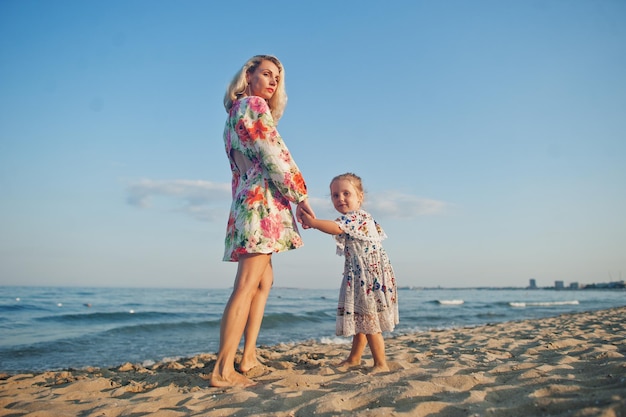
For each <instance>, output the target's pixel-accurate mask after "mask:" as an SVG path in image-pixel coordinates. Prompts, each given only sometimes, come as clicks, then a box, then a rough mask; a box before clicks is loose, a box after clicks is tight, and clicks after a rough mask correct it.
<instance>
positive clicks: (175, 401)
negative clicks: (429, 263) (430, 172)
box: [0, 307, 626, 417]
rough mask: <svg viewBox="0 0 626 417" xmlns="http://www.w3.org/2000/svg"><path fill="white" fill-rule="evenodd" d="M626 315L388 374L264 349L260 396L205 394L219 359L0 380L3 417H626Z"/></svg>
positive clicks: (452, 347) (544, 325) (516, 328)
mask: <svg viewBox="0 0 626 417" xmlns="http://www.w3.org/2000/svg"><path fill="white" fill-rule="evenodd" d="M625 318H626V307H620V308H614V309H609V310H601V311H595V312H588V313H577V314H565V315H561V316H558V317H553V318H547V319H538V320H525V321H515V322H508V323H499V324H488V325H484V326H479V327H471V328H459V329H452V330H444V331H429V332H421V333H416V334H410V335H401V336H397V337H387V339H386V342H387V356H388V360H389V361H390V366H391V368H392V371H391V372H389V373H384V374H377V375H370V374H368V369H369V366H370V365H371V358H370V357H369V351H366V356H365V361H364V363H363V366H362V367H361V368H355V369H351V370H348V371H344V370H340V369H338V368H337V367H336V366H335V364H337V363H338V362H340V361H341V360H342V359H344V358H345V357H346V355H347V353H348V351H349V347H350V345H349V344H337V345H327V344H319V343H313V342H310V343H302V344H297V345H280V344H279V345H276V346H263V347H261V349H260V350H259V354H260V359H261V360H262V362H263V363H264V366H263V367H259V368H255V369H253V370H251V371H250V372H249V373H248V374H247V375H248V376H249V377H250V378H252V379H253V380H255V381H256V382H257V383H258V384H257V385H256V386H254V387H251V388H247V389H241V388H228V389H218V388H212V387H209V385H208V379H209V375H210V372H211V369H212V367H213V363H214V361H215V354H202V355H197V356H195V357H192V358H186V359H179V360H177V361H171V362H161V363H157V364H155V365H153V366H149V367H143V366H141V365H138V364H131V363H126V364H122V365H120V366H119V367H116V368H110V369H100V368H89V369H81V370H67V371H50V372H44V373H40V374H19V375H10V374H1V375H0V408H1V410H0V416H32V417H35V416H109V417H115V416H148V415H150V416H278V417H281V416H282V417H288V416H290V417H296V416H298V417H300V416H328V417H330V416H339V415H345V416H352V415H354V416H452V417H456V416H502V417H504V416H507V417H515V416H581V417H582V416H585V417H586V416H603V417H619V416H626V360H625V355H626V326H625V324H624V319H625Z"/></svg>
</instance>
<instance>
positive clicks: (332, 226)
mask: <svg viewBox="0 0 626 417" xmlns="http://www.w3.org/2000/svg"><path fill="white" fill-rule="evenodd" d="M302 223H303V224H304V225H306V226H308V227H311V228H313V229H317V230H319V231H320V232H324V233H328V234H329V235H340V234H342V233H343V230H341V228H340V227H339V226H338V225H337V223H335V222H334V221H332V220H323V219H316V218H314V217H313V216H311V215H310V214H308V213H302Z"/></svg>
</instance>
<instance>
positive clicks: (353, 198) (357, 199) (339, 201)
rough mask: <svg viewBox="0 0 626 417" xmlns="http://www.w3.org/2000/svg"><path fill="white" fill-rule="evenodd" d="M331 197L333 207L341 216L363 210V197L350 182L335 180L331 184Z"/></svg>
mask: <svg viewBox="0 0 626 417" xmlns="http://www.w3.org/2000/svg"><path fill="white" fill-rule="evenodd" d="M330 197H331V199H332V200H333V206H335V208H336V209H337V211H338V212H339V213H341V214H346V213H349V212H351V211H355V210H358V209H360V208H361V202H362V201H363V195H362V194H361V193H360V192H359V191H358V190H357V189H356V187H355V186H354V185H352V183H351V182H350V181H348V180H335V181H333V182H332V184H330Z"/></svg>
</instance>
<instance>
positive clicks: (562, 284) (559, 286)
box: [554, 281, 565, 290]
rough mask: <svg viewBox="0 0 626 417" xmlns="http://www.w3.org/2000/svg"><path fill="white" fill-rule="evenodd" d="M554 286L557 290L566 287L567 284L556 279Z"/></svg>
mask: <svg viewBox="0 0 626 417" xmlns="http://www.w3.org/2000/svg"><path fill="white" fill-rule="evenodd" d="M554 288H555V289H557V290H562V289H563V288H565V284H564V283H563V281H554Z"/></svg>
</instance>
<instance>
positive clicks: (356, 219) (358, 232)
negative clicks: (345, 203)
mask: <svg viewBox="0 0 626 417" xmlns="http://www.w3.org/2000/svg"><path fill="white" fill-rule="evenodd" d="M337 224H338V225H339V227H340V228H341V230H342V231H343V232H344V233H345V234H347V235H350V236H353V237H356V238H360V239H365V240H378V239H380V238H383V236H384V232H383V233H381V231H382V229H381V228H380V226H379V225H378V223H377V222H376V221H375V220H374V218H373V217H372V215H371V214H370V213H368V212H367V211H365V210H362V209H359V210H355V211H351V212H349V213H346V214H342V215H341V217H339V218H338V219H337ZM385 237H386V236H385Z"/></svg>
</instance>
